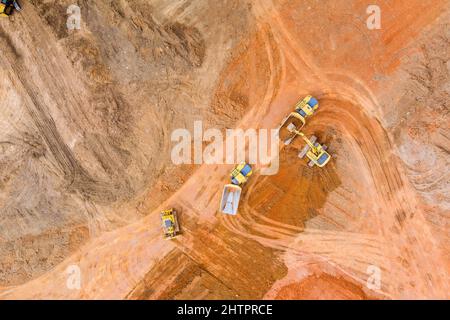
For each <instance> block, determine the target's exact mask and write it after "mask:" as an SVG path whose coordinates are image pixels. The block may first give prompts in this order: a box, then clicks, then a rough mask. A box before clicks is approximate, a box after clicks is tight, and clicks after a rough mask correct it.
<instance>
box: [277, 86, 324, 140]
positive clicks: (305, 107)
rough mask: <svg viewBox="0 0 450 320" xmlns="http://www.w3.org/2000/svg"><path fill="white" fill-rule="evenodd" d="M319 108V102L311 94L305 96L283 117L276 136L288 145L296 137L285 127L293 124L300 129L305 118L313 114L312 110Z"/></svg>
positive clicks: (304, 122)
mask: <svg viewBox="0 0 450 320" xmlns="http://www.w3.org/2000/svg"><path fill="white" fill-rule="evenodd" d="M318 108H319V102H318V101H317V99H316V98H314V97H313V96H310V95H308V96H306V97H305V98H304V99H303V100H301V101H300V102H298V103H297V104H296V105H295V109H294V112H291V114H290V115H289V116H287V117H286V118H284V120H283V122H282V124H281V126H280V128H279V130H278V136H279V138H280V140H281V141H282V142H283V143H284V144H285V145H288V144H290V143H291V142H292V140H293V139H294V138H295V137H296V134H293V133H292V132H290V131H289V130H287V127H288V126H289V125H294V126H295V129H296V130H298V131H300V130H301V129H302V128H303V126H304V125H305V124H306V119H307V118H308V117H310V116H312V115H313V114H314V112H315V111H316V110H317V109H318Z"/></svg>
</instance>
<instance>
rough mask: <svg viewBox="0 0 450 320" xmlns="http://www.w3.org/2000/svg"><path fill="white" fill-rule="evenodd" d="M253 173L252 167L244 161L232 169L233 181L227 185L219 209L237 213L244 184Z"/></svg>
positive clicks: (224, 211) (232, 213) (223, 211)
mask: <svg viewBox="0 0 450 320" xmlns="http://www.w3.org/2000/svg"><path fill="white" fill-rule="evenodd" d="M251 175H252V167H251V166H250V165H249V164H247V163H245V162H242V163H240V164H239V165H237V166H236V167H235V168H234V169H233V171H231V174H230V178H231V183H230V184H227V185H225V187H224V188H223V191H222V198H221V200H220V207H219V211H220V212H222V213H225V214H230V215H236V214H237V211H238V207H239V200H240V198H241V193H242V187H241V186H242V185H243V184H245V183H246V182H247V180H248V177H250V176H251Z"/></svg>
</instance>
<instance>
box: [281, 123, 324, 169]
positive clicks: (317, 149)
mask: <svg viewBox="0 0 450 320" xmlns="http://www.w3.org/2000/svg"><path fill="white" fill-rule="evenodd" d="M287 130H289V131H290V132H291V133H292V134H295V135H296V136H297V135H298V136H300V137H302V138H303V140H304V141H305V142H306V145H305V146H304V147H303V149H302V150H301V151H300V152H299V154H298V157H299V158H301V159H303V158H304V157H305V156H306V157H307V158H308V159H309V162H308V166H310V167H314V165H316V166H318V167H320V168H322V167H324V166H325V165H326V164H327V163H328V162H329V161H330V159H331V156H330V154H329V153H328V152H327V149H328V147H327V146H326V145H321V144H320V143H318V142H317V137H316V136H314V135H313V136H311V138H309V139H308V138H307V137H306V135H305V134H304V133H303V132H301V131H298V130H296V128H295V126H294V125H293V124H292V125H289V126H288V127H287Z"/></svg>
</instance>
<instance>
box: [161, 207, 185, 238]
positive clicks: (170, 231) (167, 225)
mask: <svg viewBox="0 0 450 320" xmlns="http://www.w3.org/2000/svg"><path fill="white" fill-rule="evenodd" d="M161 222H162V227H163V230H164V238H165V239H173V238H175V237H176V236H177V235H178V234H179V233H180V226H179V224H178V217H177V212H176V210H175V209H168V210H163V211H161Z"/></svg>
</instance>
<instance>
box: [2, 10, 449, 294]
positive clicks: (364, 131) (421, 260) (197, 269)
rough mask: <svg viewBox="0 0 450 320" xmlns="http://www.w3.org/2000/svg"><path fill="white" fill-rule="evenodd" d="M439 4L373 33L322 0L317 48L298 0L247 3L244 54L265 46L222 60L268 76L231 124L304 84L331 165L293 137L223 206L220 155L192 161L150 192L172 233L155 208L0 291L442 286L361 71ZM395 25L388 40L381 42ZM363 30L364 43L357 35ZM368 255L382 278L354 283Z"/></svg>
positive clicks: (394, 49)
mask: <svg viewBox="0 0 450 320" xmlns="http://www.w3.org/2000/svg"><path fill="white" fill-rule="evenodd" d="M442 4H445V2H444V1H443V2H442ZM442 4H436V9H435V10H427V11H426V12H427V13H426V14H424V15H421V16H420V18H418V19H416V20H414V23H411V24H406V23H405V24H400V25H396V24H395V23H394V22H392V21H391V20H389V21H387V22H386V23H387V24H388V25H389V24H393V26H396V29H395V30H393V29H390V28H386V29H383V30H380V31H379V34H377V35H376V36H374V35H369V34H368V32H367V30H364V25H363V26H358V25H356V26H355V24H356V23H357V22H356V21H358V20H352V19H350V21H352V22H351V23H344V21H346V19H349V18H348V17H347V16H346V14H345V12H346V10H348V9H349V8H348V7H347V6H351V5H349V4H346V2H345V1H342V2H341V1H338V2H335V4H334V7H333V8H328V9H326V10H328V11H327V12H328V13H329V12H334V13H333V14H326V15H324V19H325V17H327V19H328V20H326V21H325V22H323V23H321V21H317V19H316V20H314V21H316V23H317V24H318V26H317V28H318V29H317V30H314V32H315V33H314V34H313V35H310V36H311V37H313V40H314V41H316V42H320V41H323V43H324V45H323V47H324V48H322V50H324V52H322V53H318V52H316V51H315V50H318V49H317V47H311V46H310V42H308V41H309V40H311V39H308V36H305V35H304V33H301V35H302V36H299V35H298V34H297V32H298V31H299V29H298V28H300V27H307V26H310V25H312V24H311V23H308V24H302V26H300V27H299V26H298V24H296V23H295V22H296V21H295V20H296V17H295V15H293V13H295V12H297V11H296V10H300V9H299V8H296V7H295V6H299V5H298V4H297V5H295V4H292V3H290V4H289V5H287V4H282V3H281V2H280V3H278V2H276V1H264V2H258V3H255V4H254V6H253V9H252V10H253V11H254V14H255V16H256V17H257V18H258V23H259V24H258V30H257V32H256V33H255V40H254V41H253V42H251V44H250V46H249V47H248V49H247V52H245V53H242V55H244V57H245V56H246V55H247V54H248V55H251V54H255V52H258V53H261V50H262V51H263V52H264V53H265V59H264V61H254V62H253V64H250V66H249V65H243V64H241V63H239V62H240V61H244V60H245V59H243V57H237V58H236V59H235V61H232V62H231V63H230V65H229V70H227V72H232V71H233V70H238V69H241V68H248V69H249V70H248V77H249V80H248V81H250V82H253V83H254V84H255V86H259V85H261V86H265V88H266V94H265V95H264V96H262V97H260V99H259V102H258V103H256V104H255V105H253V106H252V108H251V109H250V110H249V111H248V112H247V114H246V116H245V117H244V118H243V119H242V121H241V122H240V123H239V124H238V126H237V127H239V128H242V129H246V128H275V127H277V126H278V124H279V123H280V121H281V120H282V118H283V117H284V116H285V115H286V114H288V113H289V112H290V111H291V108H292V105H293V104H294V103H295V102H296V100H297V99H299V98H300V97H302V96H304V95H306V94H308V93H312V94H314V95H316V96H317V97H318V98H319V101H320V110H319V112H318V113H317V114H316V115H315V116H314V117H313V118H312V119H311V121H310V123H308V125H307V127H306V131H307V133H308V134H312V133H314V134H316V135H318V136H319V138H320V139H321V141H325V142H326V143H327V145H329V146H330V153H331V154H332V155H333V157H334V158H333V160H332V162H331V163H330V165H329V166H327V167H326V168H325V169H319V168H313V169H311V168H308V167H307V166H306V165H305V163H304V161H303V160H300V159H298V158H296V150H293V149H292V148H284V149H282V150H281V163H280V164H281V168H280V172H279V174H278V175H276V176H261V175H259V174H258V170H256V173H255V175H254V176H253V177H252V178H251V181H250V182H249V184H248V185H247V186H246V190H245V191H244V195H243V199H242V202H241V206H240V212H239V214H238V215H237V216H234V217H231V216H222V215H219V214H218V213H217V206H218V203H219V198H220V194H221V191H222V187H223V184H224V183H227V176H228V172H229V171H230V169H231V166H226V165H203V166H202V167H200V168H199V169H198V171H196V173H195V174H194V175H193V176H192V177H191V178H190V179H189V180H188V181H187V182H186V183H185V184H184V185H183V187H182V188H181V189H179V190H178V191H177V192H176V193H175V194H174V195H173V196H172V197H171V198H170V199H168V200H167V201H166V202H165V203H163V204H161V208H166V207H175V208H177V209H178V210H179V211H180V217H179V219H180V222H181V227H182V231H183V234H182V236H181V237H178V238H177V239H175V240H173V241H165V240H162V237H161V230H160V221H159V216H158V211H155V212H154V213H152V214H150V215H149V216H147V217H146V218H144V219H142V220H141V221H139V222H137V223H135V224H132V225H129V226H127V227H125V228H121V229H118V230H116V231H113V232H109V233H106V234H103V235H101V236H100V237H98V238H96V239H94V240H92V241H91V242H90V243H89V244H88V245H86V246H84V247H83V248H81V249H80V250H79V251H78V252H77V253H76V254H74V255H73V256H71V257H70V258H68V259H66V261H64V262H63V263H61V264H60V265H58V266H57V267H56V268H55V269H54V270H52V271H51V272H49V273H47V274H45V275H43V276H41V277H39V278H37V279H35V280H32V281H30V282H28V283H26V284H24V285H21V286H18V287H10V288H5V289H4V290H3V292H2V293H1V297H2V298H69V299H79V298H113V299H120V298H124V297H127V298H131V299H133V298H262V297H264V296H266V297H269V298H273V297H283V296H282V295H278V293H281V292H285V291H283V288H288V287H289V285H291V284H295V283H297V282H299V281H301V280H302V279H304V277H305V275H306V276H310V275H312V274H315V273H318V274H320V273H321V272H326V273H327V274H328V275H329V276H330V277H332V278H333V279H334V280H333V284H336V287H332V288H333V289H330V290H331V291H332V293H331V296H332V297H343V296H344V297H351V298H367V297H379V298H433V297H434V298H449V296H448V292H450V290H449V283H448V279H449V277H448V275H449V274H448V261H447V260H446V258H445V253H444V252H442V251H441V250H440V249H439V248H440V247H439V246H438V245H437V240H436V239H435V238H434V236H433V233H432V232H431V230H430V229H429V228H428V223H427V221H426V220H425V219H424V216H423V210H422V206H421V203H420V201H419V200H418V199H417V195H416V191H415V190H414V188H413V187H412V186H411V185H410V183H409V181H408V179H407V178H406V176H405V173H404V171H403V170H404V169H403V166H402V164H401V162H400V160H399V159H398V158H397V157H396V156H395V155H394V154H393V151H392V150H393V146H392V144H391V141H390V137H389V134H388V133H387V132H386V130H385V129H384V128H383V125H382V121H380V119H381V118H382V116H383V110H382V109H381V107H380V106H379V102H378V100H379V99H378V97H379V96H380V95H381V94H382V92H380V91H379V88H378V87H377V85H376V83H374V82H373V81H372V80H371V79H372V77H373V76H374V75H375V73H383V72H388V71H387V68H389V67H391V66H389V65H388V66H386V65H385V64H384V63H381V62H380V61H379V55H380V54H384V55H385V59H387V60H389V59H392V60H394V59H399V55H400V53H399V52H400V51H401V48H403V47H404V46H406V44H408V43H409V41H410V40H411V38H408V37H410V36H411V34H416V33H418V32H419V31H420V30H422V28H424V26H426V25H428V24H430V23H431V22H433V21H434V19H435V18H436V16H437V15H438V13H439V10H440V8H441V6H442ZM312 5H313V4H312ZM290 6H292V7H290ZM353 6H354V8H351V9H352V11H351V12H354V11H355V10H356V12H359V11H358V10H363V11H362V12H364V4H363V3H362V2H357V3H356V4H353ZM321 8H322V7H321ZM421 8H422V5H421V4H420V2H419V1H414V2H413V3H412V2H411V1H408V2H406V1H399V2H396V3H395V4H391V5H390V6H389V12H390V13H391V14H392V15H395V17H396V20H397V21H404V20H402V19H407V18H406V17H409V13H411V12H417V11H416V10H419V9H421ZM316 9H317V10H319V9H320V8H316V7H313V8H312V11H314V10H316ZM321 10H325V9H323V8H322V9H321ZM386 10H387V9H386ZM305 14H306V15H307V13H305ZM315 16H321V15H320V12H317V11H316V12H315ZM343 23H344V24H343ZM362 23H363V22H362ZM342 24H343V25H342ZM313 27H314V28H316V26H313ZM344 27H345V28H347V29H345V28H344ZM400 27H402V28H404V29H401V28H400ZM334 28H339V29H340V30H339V31H340V32H339V33H335V32H334ZM355 30H356V31H355ZM393 34H395V36H396V39H397V42H396V43H395V44H392V45H389V44H387V45H386V41H387V42H388V43H391V42H390V41H388V40H386V39H389V38H390V37H392V36H393ZM326 37H328V40H327V41H325V40H324V39H326ZM333 37H335V38H333ZM345 37H353V40H354V41H353V42H349V41H348V39H347V40H346V41H347V42H346V43H347V44H349V46H348V47H346V48H337V47H336V44H335V42H337V43H339V41H343V40H342V39H344V38H345ZM367 42H370V47H369V49H367V48H366V47H364V45H363V44H367ZM327 45H329V46H330V47H331V48H334V51H330V50H329V48H328V47H327ZM352 46H353V47H352ZM319 49H320V48H319ZM339 49H341V51H342V52H341V51H339ZM352 63H353V64H352ZM261 64H265V65H267V66H268V69H269V70H270V72H269V74H268V75H267V77H266V78H264V79H261V78H257V77H255V74H256V73H255V72H252V68H258V67H260V65H261ZM252 76H253V78H252ZM71 265H75V266H77V267H79V268H80V271H81V279H82V285H81V288H80V289H79V290H74V289H73V288H72V289H71V288H70V283H69V286H68V279H69V280H70V275H68V274H67V272H66V270H67V268H68V267H69V266H71ZM317 266H320V270H321V271H318V270H317V268H316V267H317ZM369 266H376V267H377V268H379V269H380V270H381V274H382V281H381V288H380V289H379V290H375V291H372V290H369V289H368V288H367V287H366V286H365V284H366V281H367V279H368V274H367V268H368V267H369ZM321 279H322V278H321ZM316 283H317V284H318V285H319V284H320V283H321V282H316ZM329 283H330V282H325V284H324V285H327V284H328V285H329ZM289 288H290V287H289ZM330 288H331V287H330ZM333 290H334V291H333ZM346 290H348V291H346ZM294 291H295V290H294ZM300 291H301V290H300ZM300 291H299V292H300ZM348 292H353V293H355V292H356V293H355V295H356V296H351V295H349V293H348ZM291 297H300V298H301V297H302V295H301V292H300V293H299V294H298V295H297V296H296V295H295V294H294V295H293V296H291Z"/></svg>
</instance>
